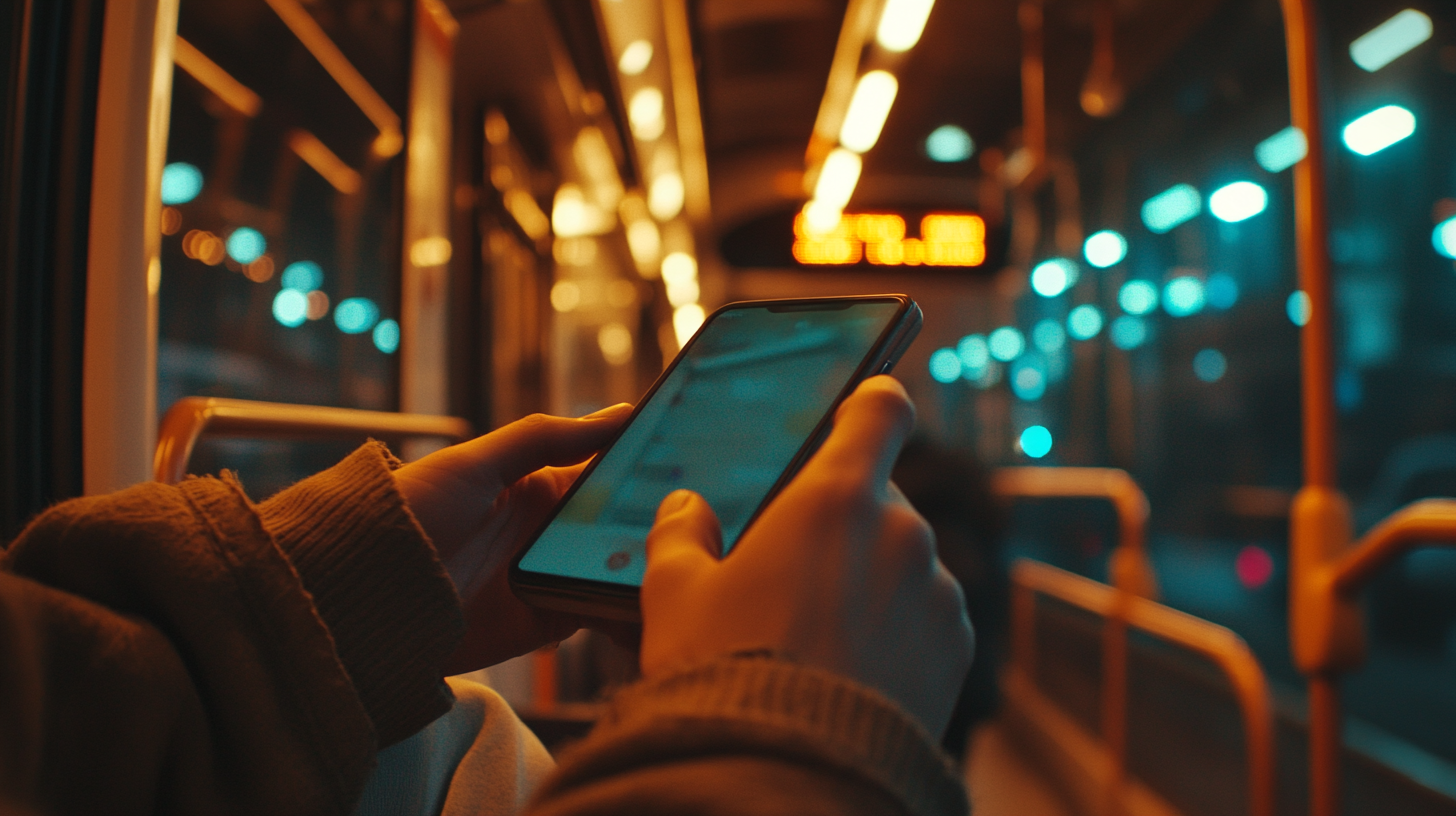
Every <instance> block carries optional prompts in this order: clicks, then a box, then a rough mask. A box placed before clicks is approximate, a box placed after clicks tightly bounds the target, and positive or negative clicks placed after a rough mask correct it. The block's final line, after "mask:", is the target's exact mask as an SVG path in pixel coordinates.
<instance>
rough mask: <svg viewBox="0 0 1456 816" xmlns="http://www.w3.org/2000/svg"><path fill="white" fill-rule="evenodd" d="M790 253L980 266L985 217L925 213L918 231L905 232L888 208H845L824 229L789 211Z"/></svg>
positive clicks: (823, 261) (832, 261)
mask: <svg viewBox="0 0 1456 816" xmlns="http://www.w3.org/2000/svg"><path fill="white" fill-rule="evenodd" d="M793 252H794V259H795V260H797V261H798V262H799V263H801V264H808V265H816V266H823V265H847V264H854V263H859V262H860V260H861V259H863V260H865V261H868V262H869V263H872V264H876V265H878V266H980V265H981V264H982V263H985V261H986V222H985V221H983V220H982V219H981V216H979V215H971V214H968V213H931V214H929V215H927V216H925V217H924V218H922V219H920V237H919V238H906V237H905V219H904V218H902V217H900V216H898V215H895V214H893V213H858V214H851V213H845V214H844V215H843V216H842V217H840V219H839V224H838V225H837V226H836V227H835V228H834V229H833V230H830V231H829V232H826V233H814V232H812V231H810V229H809V225H808V222H807V221H806V220H805V216H804V214H803V213H799V214H798V215H797V216H795V217H794V247H793Z"/></svg>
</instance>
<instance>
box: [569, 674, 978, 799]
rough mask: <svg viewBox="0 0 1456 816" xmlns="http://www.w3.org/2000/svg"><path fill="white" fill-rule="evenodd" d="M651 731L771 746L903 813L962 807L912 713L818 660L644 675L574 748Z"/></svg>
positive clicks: (732, 745) (949, 772)
mask: <svg viewBox="0 0 1456 816" xmlns="http://www.w3.org/2000/svg"><path fill="white" fill-rule="evenodd" d="M654 731H656V732H662V733H664V734H666V735H668V736H667V738H666V739H665V740H663V741H662V744H663V745H664V746H672V748H671V750H672V752H674V753H676V754H677V755H678V756H682V755H689V754H700V755H701V754H705V753H715V752H719V751H726V752H735V751H748V752H751V753H755V754H759V755H777V756H782V757H785V758H786V759H789V760H790V761H799V762H804V763H807V764H818V765H827V766H831V767H834V768H837V769H839V770H841V771H846V772H849V773H852V774H855V775H859V776H861V777H864V778H867V779H869V780H871V781H873V782H874V783H876V784H877V785H878V786H880V787H882V788H884V789H885V790H886V791H887V792H888V793H890V794H891V795H893V796H894V797H895V798H897V799H898V800H900V801H901V802H903V803H904V804H905V806H906V810H907V811H908V812H911V813H916V814H965V813H968V812H969V804H968V801H967V797H966V791H965V787H964V784H963V783H962V781H961V778H960V775H959V774H958V773H957V772H956V770H955V768H954V767H952V765H951V763H950V761H949V760H948V758H947V757H946V756H945V754H944V753H943V752H941V750H940V749H939V748H938V747H937V746H936V745H935V743H934V741H932V740H931V738H930V735H929V734H927V733H926V731H925V729H924V728H922V727H921V726H920V724H919V723H917V722H915V721H914V720H913V719H912V718H911V717H910V716H909V715H908V714H906V713H905V712H904V711H903V710H901V709H900V708H899V707H898V706H896V705H895V704H894V703H892V702H891V701H890V700H889V699H887V698H885V697H884V696H883V695H881V694H879V693H878V692H876V691H874V690H872V689H870V688H867V687H865V686H862V685H859V684H857V683H855V682H853V681H851V680H849V679H847V678H844V677H841V676H839V675H837V674H834V673H832V672H828V671H824V670H821V669H816V668H811V667H807V666H800V665H796V664H793V663H788V662H785V661H782V660H778V659H774V658H771V657H764V656H738V657H728V658H721V659H717V660H714V661H712V662H708V663H703V664H699V665H696V666H692V667H688V668H685V669H683V670H681V671H678V672H675V673H673V674H670V675H665V676H661V677H658V678H654V679H651V680H647V681H644V682H642V683H639V684H637V685H634V686H630V687H628V688H626V689H624V690H622V691H621V692H619V693H618V694H617V695H616V696H615V697H614V698H613V699H612V701H611V703H610V704H609V706H608V708H607V710H606V712H605V714H604V715H603V716H602V718H601V720H600V721H599V723H598V725H597V727H596V730H595V731H593V733H592V736H591V738H590V739H589V740H588V741H587V744H585V745H583V746H582V748H583V750H586V751H589V750H590V748H589V746H590V745H591V744H592V743H596V744H597V745H598V746H599V748H598V750H599V752H601V753H604V754H610V753H614V752H618V751H621V752H623V753H636V752H637V749H632V748H629V749H627V750H626V751H623V750H622V749H623V748H625V747H626V746H638V747H639V748H640V747H641V746H644V745H645V744H649V743H652V742H655V741H656V740H654V739H653V738H652V735H653V732H654ZM715 743H716V744H717V746H718V747H717V748H715V747H714V745H715ZM567 764H570V763H569V761H568V762H566V763H564V765H567Z"/></svg>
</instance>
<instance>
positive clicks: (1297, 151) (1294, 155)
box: [1254, 125, 1309, 173]
mask: <svg viewBox="0 0 1456 816" xmlns="http://www.w3.org/2000/svg"><path fill="white" fill-rule="evenodd" d="M1308 152H1309V141H1308V140H1307V139H1305V138H1304V131H1302V130H1300V129H1299V128H1297V127H1295V126H1294V125H1290V126H1289V127H1287V128H1285V129H1283V130H1281V131H1279V132H1278V133H1276V134H1274V135H1273V136H1270V137H1269V138H1267V139H1265V140H1264V141H1262V142H1259V143H1258V144H1257V145H1255V146H1254V160H1255V161H1257V162H1258V163H1259V166H1260V167H1262V168H1264V169H1265V170H1268V171H1269V172H1271V173H1278V172H1279V171H1281V170H1287V169H1289V168H1291V167H1293V166H1294V165H1296V164H1298V163H1299V160H1300V159H1302V158H1304V155H1305V154H1306V153H1308Z"/></svg>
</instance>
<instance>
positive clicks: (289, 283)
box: [282, 261, 324, 292]
mask: <svg viewBox="0 0 1456 816" xmlns="http://www.w3.org/2000/svg"><path fill="white" fill-rule="evenodd" d="M282 283H283V288H284V289H297V290H298V291H300V292H312V291H313V290H315V289H317V288H319V287H320V286H323V285H324V270H323V267H321V266H319V265H318V264H316V263H314V262H313V261H294V262H293V263H291V264H289V265H288V266H285V267H283V280H282Z"/></svg>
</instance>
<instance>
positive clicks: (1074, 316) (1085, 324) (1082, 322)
mask: <svg viewBox="0 0 1456 816" xmlns="http://www.w3.org/2000/svg"><path fill="white" fill-rule="evenodd" d="M1100 331H1102V310H1100V309H1098V308H1097V307H1096V306H1093V305H1092V304H1090V303H1083V304H1082V305H1081V306H1078V307H1077V308H1075V309H1073V310H1072V311H1071V313H1070V314H1068V315H1067V333H1068V334H1070V335H1072V338H1073V339H1075V340H1091V339H1092V338H1094V337H1096V336H1097V333H1098V332H1100Z"/></svg>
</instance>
